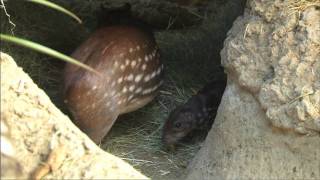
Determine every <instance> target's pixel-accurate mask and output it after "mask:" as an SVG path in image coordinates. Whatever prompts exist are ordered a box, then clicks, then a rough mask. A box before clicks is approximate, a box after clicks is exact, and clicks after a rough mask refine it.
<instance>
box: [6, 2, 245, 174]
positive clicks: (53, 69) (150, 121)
mask: <svg viewBox="0 0 320 180" xmlns="http://www.w3.org/2000/svg"><path fill="white" fill-rule="evenodd" d="M57 2H61V1H57ZM64 2H65V1H64ZM77 2H78V3H70V4H63V5H65V6H67V7H69V8H70V9H71V10H73V11H74V12H76V13H77V14H79V15H80V17H82V18H83V19H84V25H78V24H76V22H74V21H73V20H72V19H70V18H68V17H66V16H64V15H61V14H59V13H56V12H54V11H52V10H47V9H45V8H42V7H39V6H37V5H32V4H29V3H26V2H21V1H10V2H9V3H8V4H7V10H8V13H9V14H10V15H11V20H12V21H13V22H14V23H15V24H16V27H15V29H14V32H15V34H16V35H18V36H21V37H24V38H27V39H31V40H34V41H36V42H40V43H42V44H44V45H47V46H49V47H52V48H54V49H57V50H60V51H62V52H64V53H66V54H70V53H71V52H72V50H73V49H74V48H76V47H77V46H78V45H79V43H80V42H81V41H82V40H83V39H84V38H85V37H86V36H87V35H88V34H89V32H90V31H91V30H92V29H93V26H94V23H95V17H94V13H92V12H93V10H94V9H96V8H97V7H98V6H97V2H98V1H90V2H89V1H81V2H80V1H77ZM79 2H80V3H79ZM242 6H243V1H236V2H234V3H232V2H230V1H225V2H224V3H220V4H219V3H218V4H217V3H213V4H211V5H210V6H208V8H209V10H203V12H202V13H203V14H201V17H202V18H203V20H204V25H202V26H197V27H193V28H188V29H180V30H175V31H171V30H167V31H159V32H156V39H157V42H158V44H159V46H160V51H161V53H162V57H163V58H162V59H163V61H164V64H165V67H166V68H165V70H166V77H165V84H164V87H163V89H162V91H161V93H160V95H159V96H158V97H157V98H156V99H155V100H154V101H153V102H152V103H150V104H149V105H147V106H146V107H144V108H142V109H141V110H138V111H137V112H134V113H131V114H128V115H125V116H124V117H121V118H120V120H119V121H117V123H116V124H115V125H114V127H113V129H112V130H111V132H110V134H109V135H108V137H106V139H105V141H104V142H103V143H102V144H101V147H102V148H103V149H105V150H106V151H108V152H110V153H112V154H114V155H117V156H118V157H120V158H122V159H124V160H125V161H127V162H129V163H130V164H131V165H133V166H134V167H135V168H137V169H139V170H141V172H142V173H143V174H145V175H147V176H150V177H154V178H159V179H164V178H165V179H167V178H175V177H177V176H179V175H180V174H181V173H183V170H184V169H185V167H186V166H187V165H188V162H189V161H190V160H191V159H192V157H193V156H194V154H195V153H196V152H197V151H198V149H199V147H200V143H194V144H183V145H181V146H180V148H179V149H178V150H177V151H176V152H173V153H168V152H166V151H164V150H163V148H162V144H161V142H160V137H161V127H162V124H163V122H164V120H165V119H166V117H167V116H168V113H169V112H170V111H171V110H172V109H173V108H174V107H175V106H176V105H177V104H180V103H183V102H184V101H185V100H186V99H187V98H188V97H190V95H191V94H192V93H195V92H196V91H197V90H198V89H199V88H201V86H202V85H203V84H204V83H205V82H207V81H209V80H213V79H221V78H224V73H223V70H222V69H221V67H220V66H219V64H220V58H219V57H220V55H219V52H220V49H221V48H222V45H223V40H224V38H225V34H226V32H227V30H228V29H229V28H230V27H231V24H232V22H233V20H234V19H235V18H236V17H237V16H238V15H240V14H241V13H242V8H241V7H242ZM90 12H91V13H90ZM39 14H41V16H39ZM0 23H1V32H8V33H10V27H11V26H10V25H9V23H8V21H7V17H6V16H5V15H4V13H3V11H1V22H0ZM1 51H4V52H7V53H9V54H11V55H12V56H13V57H14V58H15V59H16V60H17V64H18V65H20V66H22V67H23V68H24V70H25V71H26V72H27V73H29V74H30V76H31V77H32V78H33V79H34V81H35V82H36V83H37V84H38V85H39V86H40V87H41V88H43V89H44V90H45V91H46V93H47V94H48V95H49V96H50V98H51V99H52V101H53V102H54V103H55V104H56V105H57V106H58V107H59V108H60V109H61V110H63V111H64V112H66V113H67V110H66V108H65V106H64V105H63V103H62V99H61V94H60V88H61V83H60V82H61V79H62V77H61V72H62V68H63V65H64V64H63V63H61V62H59V61H57V60H54V59H52V58H49V57H47V56H44V55H41V54H38V53H36V52H33V51H30V50H27V49H24V48H20V47H16V46H12V45H7V44H1ZM51 60H53V61H51Z"/></svg>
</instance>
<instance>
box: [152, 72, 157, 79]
mask: <svg viewBox="0 0 320 180" xmlns="http://www.w3.org/2000/svg"><path fill="white" fill-rule="evenodd" d="M156 73H157V72H156V71H153V72H152V74H151V79H152V78H154V77H155V76H156Z"/></svg>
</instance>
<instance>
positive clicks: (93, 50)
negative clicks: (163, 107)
mask: <svg viewBox="0 0 320 180" xmlns="http://www.w3.org/2000/svg"><path fill="white" fill-rule="evenodd" d="M72 57H73V58H75V59H78V60H80V61H81V62H83V63H85V64H87V65H89V66H91V67H92V68H94V69H95V70H96V71H98V72H99V73H100V74H102V76H98V75H96V74H94V73H91V72H88V71H86V70H83V69H82V68H79V67H78V66H74V65H71V64H67V65H66V68H65V75H64V77H65V81H64V95H65V102H66V104H67V106H68V108H69V110H70V112H71V113H72V115H73V119H74V122H75V124H76V125H77V126H79V127H80V129H81V130H82V131H84V132H85V133H86V134H87V135H88V136H89V137H90V138H91V139H92V140H93V141H95V142H96V143H99V142H101V140H102V138H103V137H104V136H105V135H106V134H107V133H108V132H109V130H110V128H111V127H112V125H113V124H114V122H115V120H116V119H117V117H118V116H119V115H120V114H123V113H128V112H131V111H134V110H136V109H138V108H140V107H142V106H144V105H146V104H147V103H148V102H150V101H151V100H152V99H153V98H154V97H155V96H156V95H157V92H158V89H159V87H160V86H161V84H162V82H163V81H162V74H163V65H162V63H161V61H160V54H159V49H158V46H157V44H156V42H155V39H154V36H153V34H152V32H150V31H148V30H145V29H144V28H141V27H139V26H136V25H125V24H120V25H109V26H106V27H103V28H100V29H98V30H97V31H95V32H94V33H93V34H92V35H91V36H90V37H89V38H88V40H86V41H85V42H84V43H83V44H82V45H81V46H80V47H79V48H78V49H76V50H75V51H74V53H73V54H72Z"/></svg>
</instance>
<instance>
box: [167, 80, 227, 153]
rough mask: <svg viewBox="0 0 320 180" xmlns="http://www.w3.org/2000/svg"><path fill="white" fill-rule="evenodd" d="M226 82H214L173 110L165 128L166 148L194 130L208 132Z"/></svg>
mask: <svg viewBox="0 0 320 180" xmlns="http://www.w3.org/2000/svg"><path fill="white" fill-rule="evenodd" d="M225 84H226V83H225V81H223V80H221V81H212V82H210V83H208V84H206V85H205V87H204V88H202V89H201V90H200V91H199V92H198V93H197V94H196V95H193V96H192V97H191V98H190V99H189V100H188V101H187V102H186V103H185V104H183V105H181V106H179V107H177V108H176V109H175V110H173V111H172V112H171V113H170V115H169V118H168V119H167V120H166V122H165V124H164V127H163V134H162V141H163V143H164V145H165V146H167V147H170V148H174V146H175V144H176V143H178V142H179V141H180V140H182V139H183V138H184V137H186V136H187V135H189V134H190V133H191V132H193V131H194V130H204V131H208V130H209V129H210V128H211V126H212V123H213V121H214V117H213V116H215V112H216V110H217V107H218V106H219V104H220V100H221V96H222V94H223V92H224V88H225Z"/></svg>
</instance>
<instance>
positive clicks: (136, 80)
mask: <svg viewBox="0 0 320 180" xmlns="http://www.w3.org/2000/svg"><path fill="white" fill-rule="evenodd" d="M142 76H143V74H138V75H137V76H136V78H135V79H134V81H135V82H140V80H141V79H142Z"/></svg>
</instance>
